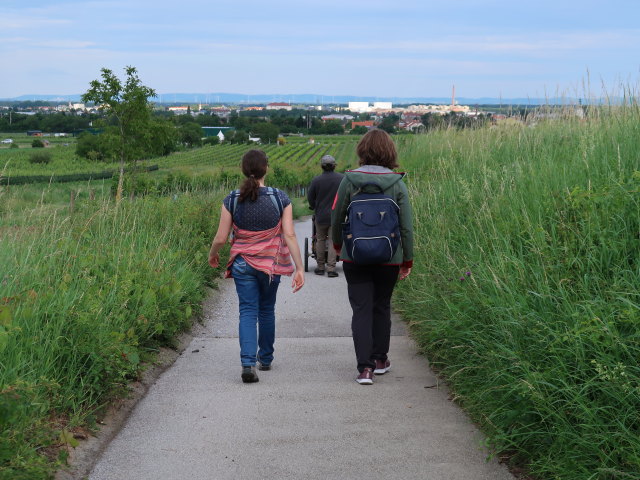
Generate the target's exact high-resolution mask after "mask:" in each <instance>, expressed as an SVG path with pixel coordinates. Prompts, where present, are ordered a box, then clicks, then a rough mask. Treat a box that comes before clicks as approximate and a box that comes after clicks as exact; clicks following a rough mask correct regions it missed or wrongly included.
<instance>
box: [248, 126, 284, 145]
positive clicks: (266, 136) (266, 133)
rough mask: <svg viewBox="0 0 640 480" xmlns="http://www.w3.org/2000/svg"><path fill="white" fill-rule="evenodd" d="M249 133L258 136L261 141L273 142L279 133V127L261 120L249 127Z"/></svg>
mask: <svg viewBox="0 0 640 480" xmlns="http://www.w3.org/2000/svg"><path fill="white" fill-rule="evenodd" d="M251 133H252V134H253V136H254V137H259V138H260V141H261V142H262V143H274V142H275V141H276V140H277V138H278V135H280V129H279V128H278V127H277V126H276V125H274V124H272V123H269V122H261V123H256V124H255V125H253V126H252V127H251Z"/></svg>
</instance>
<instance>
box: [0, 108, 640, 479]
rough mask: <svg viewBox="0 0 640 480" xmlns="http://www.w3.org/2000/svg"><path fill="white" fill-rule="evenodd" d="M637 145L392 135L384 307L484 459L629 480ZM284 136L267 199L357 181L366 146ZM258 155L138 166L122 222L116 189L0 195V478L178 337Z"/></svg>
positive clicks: (629, 124)
mask: <svg viewBox="0 0 640 480" xmlns="http://www.w3.org/2000/svg"><path fill="white" fill-rule="evenodd" d="M639 134H640V110H639V109H638V108H637V107H624V108H618V109H609V108H602V109H599V110H595V109H594V110H592V111H591V112H590V115H589V116H588V117H587V118H586V119H585V120H570V119H567V120H563V121H555V122H548V123H538V124H537V125H536V126H535V127H524V126H518V125H513V126H505V127H498V128H485V129H480V130H465V131H456V130H445V131H435V132H431V133H429V134H425V135H417V136H400V137H398V138H397V145H398V149H399V154H400V164H401V167H400V168H401V169H402V170H405V171H407V172H408V175H407V177H406V178H407V184H408V186H409V189H410V192H411V195H412V202H413V206H414V213H415V215H414V216H415V219H414V220H415V229H416V242H415V243H416V258H415V266H414V269H413V272H412V274H411V276H410V277H409V279H408V280H407V281H406V282H402V284H401V286H400V287H399V288H398V290H397V292H396V298H395V305H396V309H397V310H398V311H400V312H401V314H402V315H403V317H404V318H405V319H406V320H407V321H408V322H409V325H410V328H411V331H412V334H413V335H414V337H415V338H416V340H417V341H418V343H419V345H420V348H421V350H422V351H423V352H425V354H426V355H427V356H428V358H429V360H430V362H431V364H432V366H433V367H434V368H435V369H437V371H438V372H440V373H441V375H442V376H443V379H445V380H446V382H447V383H448V384H449V386H450V388H451V390H452V396H453V398H454V399H455V401H456V402H458V403H459V404H460V405H461V406H462V407H463V408H465V409H466V410H467V411H468V412H469V414H470V415H471V417H472V418H473V420H474V421H475V422H476V423H477V424H478V425H480V426H481V427H482V428H483V430H484V431H485V432H486V434H487V436H488V443H489V446H490V447H492V448H493V449H494V451H495V453H496V454H499V455H501V456H504V458H505V459H506V461H508V462H510V463H512V464H513V465H515V466H518V467H523V468H525V470H526V471H528V472H529V473H531V474H532V475H534V476H535V478H538V479H550V480H551V479H554V480H555V479H563V480H565V479H569V480H584V479H598V480H609V479H611V480H613V479H621V478H624V479H636V480H638V479H640V473H639V472H640V413H639V412H640V366H639V363H638V359H639V358H640V327H639V325H640V294H639V293H638V285H640V263H639V261H640V260H639V259H640V140H638V139H639V138H640V135H639ZM287 140H288V143H287V144H286V145H284V146H276V145H267V146H263V147H260V148H264V150H265V151H267V154H268V155H269V164H270V174H269V176H268V177H267V183H268V184H270V185H274V186H279V187H282V188H287V189H290V190H291V191H294V192H299V193H301V191H300V187H303V186H304V185H305V184H306V183H308V181H309V180H310V178H311V177H312V176H313V175H315V174H317V173H318V172H319V166H318V163H319V158H320V157H321V156H322V155H324V154H326V153H329V154H332V155H334V156H335V157H336V158H337V160H338V168H339V169H344V168H348V167H354V166H355V165H356V157H355V145H356V143H355V142H357V140H358V138H357V137H347V136H344V137H326V138H321V137H316V138H315V139H314V140H315V143H314V144H309V143H308V139H302V140H299V139H295V141H294V140H293V137H289V138H288V139H287ZM305 140H306V141H305ZM60 148H62V147H60ZM249 148H251V146H247V145H242V146H233V145H218V146H210V147H203V148H201V149H196V150H191V151H184V152H178V153H175V154H173V155H171V156H168V157H162V158H157V159H150V160H148V162H149V163H155V164H158V165H159V166H160V169H159V170H158V171H156V172H153V173H144V174H136V175H127V177H125V191H126V193H127V195H125V197H124V198H125V200H123V201H122V203H121V204H120V206H118V207H116V206H115V204H114V202H113V200H112V192H111V187H112V182H113V180H102V181H91V182H77V183H69V184H62V183H60V184H56V183H51V184H32V185H24V186H11V187H9V188H7V187H0V282H1V285H2V290H1V292H2V294H1V295H0V364H1V365H2V367H3V368H2V369H0V420H2V423H1V424H0V426H1V429H2V431H0V478H3V479H4V478H12V479H14V478H47V475H50V474H51V472H52V471H53V470H54V469H55V465H56V462H62V461H64V457H65V451H66V450H65V448H60V447H61V446H64V445H65V444H67V443H70V444H71V443H73V441H72V440H71V437H72V435H71V434H70V432H73V431H74V429H76V428H79V427H81V426H88V427H90V428H91V427H92V426H95V422H96V419H97V418H98V417H99V415H100V411H101V408H102V407H103V406H104V405H105V404H107V403H108V402H109V401H110V400H111V399H113V398H114V396H117V395H121V394H122V393H123V392H124V391H125V389H126V384H127V382H129V381H130V380H131V379H134V378H135V377H136V376H137V375H138V374H139V370H140V368H141V366H142V365H143V361H144V360H147V359H149V358H152V355H153V353H154V352H155V351H157V349H158V348H159V346H161V345H170V344H171V342H172V341H173V339H174V338H175V335H176V334H177V333H178V332H179V331H180V330H182V329H184V328H187V327H188V325H189V323H190V318H191V315H192V314H193V313H194V312H198V310H199V308H200V301H201V299H202V296H203V286H204V285H207V284H210V283H211V282H212V279H213V277H214V276H215V272H211V271H210V269H209V268H208V267H207V265H206V253H207V250H208V245H209V242H210V240H211V237H212V235H213V229H214V228H215V225H216V222H217V218H216V215H217V213H218V212H219V207H218V205H219V204H220V201H221V199H222V197H223V196H224V195H225V193H227V192H228V190H229V189H231V188H236V187H237V185H238V183H239V180H240V174H239V169H238V165H239V161H240V158H241V156H242V154H243V152H244V151H246V150H247V149H249ZM1 153H2V155H0V158H2V157H3V156H4V155H6V153H7V152H5V151H3V152H1ZM56 161H57V159H56ZM65 161H68V162H74V160H73V159H71V158H68V159H66V160H64V159H63V158H61V163H60V165H63V164H64V165H67V164H65V163H64V162H65ZM52 164H53V162H52ZM52 164H49V165H52ZM89 166H95V164H89V165H88V166H87V165H85V166H83V168H84V167H87V168H88V167H89ZM31 167H32V165H31V164H28V160H27V161H26V163H25V161H18V160H16V161H15V162H13V163H12V164H9V166H8V167H7V169H6V171H8V172H9V175H13V174H16V173H14V172H33V169H31V170H30V168H31ZM76 167H77V168H80V166H79V165H75V164H74V165H71V164H69V168H76ZM12 168H15V170H11V169H12ZM21 168H22V170H21ZM38 168H39V167H38ZM85 171H87V170H85ZM51 172H52V173H60V172H56V171H51ZM127 189H128V190H127ZM71 191H74V192H77V193H78V195H79V198H78V200H77V201H76V204H75V209H74V211H73V212H71V211H70V204H69V197H70V194H71ZM91 191H93V200H92V199H90V196H91ZM299 203H300V202H298V204H299ZM425 448H427V446H425Z"/></svg>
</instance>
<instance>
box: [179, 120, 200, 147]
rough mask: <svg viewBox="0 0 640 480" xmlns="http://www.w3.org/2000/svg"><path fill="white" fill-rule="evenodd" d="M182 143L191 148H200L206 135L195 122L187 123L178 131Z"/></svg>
mask: <svg viewBox="0 0 640 480" xmlns="http://www.w3.org/2000/svg"><path fill="white" fill-rule="evenodd" d="M178 135H179V136H180V142H182V143H184V144H186V145H187V146H188V147H189V148H191V147H194V146H195V147H199V146H200V145H202V137H203V136H204V133H203V131H202V127H201V126H200V125H198V124H197V123H195V122H190V123H185V124H184V125H182V126H181V127H180V129H179V131H178Z"/></svg>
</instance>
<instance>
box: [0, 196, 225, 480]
mask: <svg viewBox="0 0 640 480" xmlns="http://www.w3.org/2000/svg"><path fill="white" fill-rule="evenodd" d="M224 193H225V192H223V191H221V190H217V191H213V192H209V193H206V192H202V193H198V192H190V193H180V194H178V195H175V196H168V197H147V198H144V199H141V200H133V201H127V200H125V201H123V202H122V203H121V204H120V206H119V207H117V208H116V207H115V205H114V204H113V203H112V202H111V201H110V200H109V198H110V197H109V196H105V197H103V198H102V199H100V200H95V201H93V202H90V201H88V200H85V201H84V202H81V203H79V204H78V205H77V209H76V211H75V212H74V214H73V215H69V214H68V212H65V211H60V210H57V209H56V210H53V211H50V210H47V211H48V212H51V214H50V216H49V217H48V218H46V219H45V220H42V215H40V214H38V213H37V212H36V213H35V214H33V217H32V218H35V219H37V221H36V222H33V223H32V224H23V225H16V226H12V227H6V226H5V227H4V228H3V229H2V230H1V231H0V291H1V292H2V294H1V295H0V366H1V368H0V478H2V479H5V478H7V479H9V478H11V479H18V478H25V479H27V478H28V479H36V478H48V475H50V474H51V468H52V465H53V464H55V461H56V458H51V456H52V455H54V454H55V453H56V452H62V458H61V460H64V453H65V450H64V449H62V450H59V448H58V447H59V446H60V445H64V444H66V443H73V439H72V435H70V434H69V432H70V431H72V430H73V428H74V427H76V426H78V425H86V424H87V423H88V424H89V425H90V424H91V423H92V421H94V420H95V415H96V414H97V412H99V411H100V409H101V408H102V407H103V405H104V404H105V403H106V402H107V401H108V400H109V399H110V398H112V397H113V395H116V394H122V393H123V392H124V391H125V387H126V384H127V383H128V382H129V381H130V380H131V379H132V378H135V377H136V375H137V374H138V372H139V369H140V366H141V361H143V360H144V359H145V358H149V355H150V354H151V353H153V352H155V351H156V350H157V349H158V347H159V346H161V345H164V344H171V342H172V340H173V339H174V338H175V336H176V334H177V333H178V332H180V331H181V330H183V329H185V328H187V327H188V326H189V324H190V323H189V322H190V319H191V317H192V315H193V314H194V313H197V312H198V310H199V308H200V301H201V300H202V298H203V285H204V284H206V283H207V282H209V281H211V279H212V275H214V273H215V272H213V271H212V270H211V269H210V268H209V267H208V265H207V261H206V259H207V252H208V246H209V243H210V241H211V238H212V235H213V229H214V227H215V225H216V223H217V215H218V213H219V204H220V202H221V199H222V197H223V195H224ZM0 194H6V192H0ZM39 208H40V207H39Z"/></svg>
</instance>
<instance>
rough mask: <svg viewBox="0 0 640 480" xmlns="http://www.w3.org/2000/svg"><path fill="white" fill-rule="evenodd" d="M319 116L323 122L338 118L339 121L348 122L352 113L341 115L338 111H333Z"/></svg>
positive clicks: (351, 117) (351, 118)
mask: <svg viewBox="0 0 640 480" xmlns="http://www.w3.org/2000/svg"><path fill="white" fill-rule="evenodd" d="M320 118H321V119H322V121H323V122H326V121H327V120H339V121H341V122H348V121H350V120H353V115H341V114H338V113H333V114H331V115H324V116H322V117H320Z"/></svg>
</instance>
